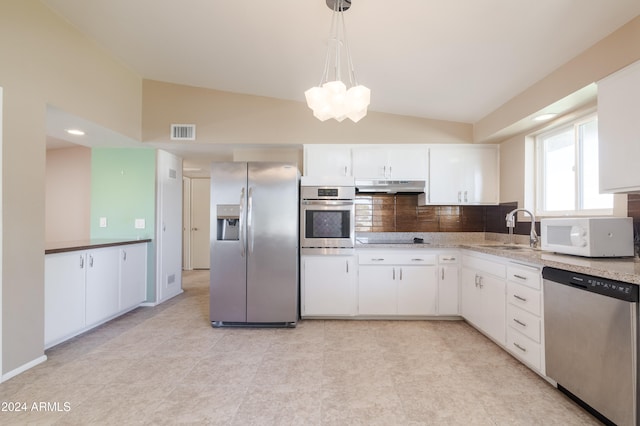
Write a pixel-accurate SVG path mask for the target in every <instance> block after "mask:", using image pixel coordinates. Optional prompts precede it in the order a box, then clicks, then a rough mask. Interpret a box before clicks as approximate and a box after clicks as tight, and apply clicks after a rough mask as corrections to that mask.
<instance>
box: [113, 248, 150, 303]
mask: <svg viewBox="0 0 640 426" xmlns="http://www.w3.org/2000/svg"><path fill="white" fill-rule="evenodd" d="M146 297H147V245H146V244H132V245H126V246H123V247H121V248H120V303H119V305H118V307H119V310H121V311H122V310H125V309H129V308H132V307H134V306H137V305H139V304H140V303H142V302H144V300H145V299H146Z"/></svg>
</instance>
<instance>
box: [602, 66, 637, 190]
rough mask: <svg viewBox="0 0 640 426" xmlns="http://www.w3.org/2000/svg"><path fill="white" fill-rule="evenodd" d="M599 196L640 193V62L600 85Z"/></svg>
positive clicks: (606, 79)
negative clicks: (639, 162)
mask: <svg viewBox="0 0 640 426" xmlns="http://www.w3.org/2000/svg"><path fill="white" fill-rule="evenodd" d="M598 145H599V151H600V152H599V160H600V192H614V193H625V192H632V191H639V190H640V168H638V167H637V162H638V158H640V61H638V62H635V63H633V64H631V65H629V66H628V67H626V68H624V69H622V70H620V71H618V72H616V73H615V74H612V75H610V76H609V77H607V78H605V79H603V80H601V81H599V82H598Z"/></svg>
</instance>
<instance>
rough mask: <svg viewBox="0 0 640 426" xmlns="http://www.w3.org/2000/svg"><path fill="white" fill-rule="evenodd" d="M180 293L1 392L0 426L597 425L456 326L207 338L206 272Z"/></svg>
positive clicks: (329, 326) (57, 355) (412, 324)
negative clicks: (21, 406)
mask: <svg viewBox="0 0 640 426" xmlns="http://www.w3.org/2000/svg"><path fill="white" fill-rule="evenodd" d="M184 288H185V292H184V293H183V294H182V295H180V296H178V297H176V298H174V299H172V300H170V301H169V302H167V303H164V304H162V305H160V306H157V307H155V308H139V309H137V310H135V311H133V312H131V313H129V314H127V315H125V316H123V317H121V318H119V319H116V320H114V321H111V322H110V323H108V324H106V325H104V326H101V327H99V328H98V329H95V330H93V331H91V332H88V333H85V334H84V335H82V336H78V337H76V338H74V339H71V340H70V341H67V342H65V343H63V344H60V345H58V346H56V347H54V348H52V349H51V350H49V351H47V356H48V357H49V360H48V361H47V362H45V363H43V364H41V365H39V366H37V367H35V368H33V369H31V370H29V371H27V372H25V373H23V374H21V375H19V376H16V377H14V378H13V379H11V380H8V381H7V382H5V383H2V384H0V396H1V398H0V401H3V402H4V403H10V402H13V403H15V402H18V403H26V404H27V411H26V412H7V411H0V424H2V425H14V424H15V425H22V424H60V425H66V424H82V425H86V424H113V425H123V424H126V425H129V424H154V425H155V424H160V425H162V424H178V423H191V424H198V425H200V424H212V425H243V426H244V425H272V424H277V425H470V424H473V425H531V424H536V425H585V424H598V423H597V422H596V421H595V420H594V419H593V418H592V417H590V416H589V415H588V414H587V413H586V412H584V411H583V410H582V409H580V408H579V407H577V406H576V405H574V404H573V403H572V402H571V401H570V400H568V399H567V398H565V397H564V396H563V395H562V394H560V393H559V392H558V391H557V390H555V389H554V388H553V387H552V386H551V385H549V384H548V383H547V382H545V381H544V380H543V379H541V378H540V377H538V376H537V375H536V374H534V373H533V372H531V371H530V370H529V369H527V368H526V367H524V366H523V365H521V364H520V363H519V362H517V361H515V360H514V359H513V358H512V357H511V356H509V355H508V354H507V353H505V352H504V351H502V350H501V349H499V348H498V347H497V346H496V345H494V344H493V343H492V342H490V341H489V340H488V339H486V338H485V337H484V336H482V335H481V334H479V333H478V332H476V331H475V330H474V329H473V328H471V327H470V326H468V325H467V324H465V323H464V322H462V321H319V320H315V321H311V320H307V321H301V322H300V323H299V324H298V327H296V328H295V329H214V328H212V327H211V326H210V324H209V321H208V306H209V302H208V271H194V272H187V273H185V275H184ZM34 402H35V403H36V406H38V405H37V404H38V403H40V402H45V403H49V409H48V410H43V411H35V410H33V411H32V410H31V409H32V406H33V403H34ZM56 404H57V405H56ZM4 408H6V407H4ZM45 408H46V407H45ZM52 409H54V410H53V411H52Z"/></svg>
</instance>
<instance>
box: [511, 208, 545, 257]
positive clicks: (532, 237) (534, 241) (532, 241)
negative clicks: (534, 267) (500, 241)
mask: <svg viewBox="0 0 640 426" xmlns="http://www.w3.org/2000/svg"><path fill="white" fill-rule="evenodd" d="M517 212H525V213H527V214H528V215H529V216H531V233H530V234H529V246H530V247H531V248H536V246H537V245H538V241H539V240H538V234H536V217H535V216H534V214H533V213H531V212H530V211H529V210H527V209H513V210H511V211H510V212H509V213H507V217H506V218H505V219H506V221H507V228H509V243H510V244H512V243H513V228H514V227H515V226H516V213H517Z"/></svg>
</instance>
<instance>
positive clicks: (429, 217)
mask: <svg viewBox="0 0 640 426" xmlns="http://www.w3.org/2000/svg"><path fill="white" fill-rule="evenodd" d="M627 199H628V201H627V203H628V215H629V217H632V218H633V231H634V232H633V233H634V240H635V245H636V247H638V249H637V250H640V194H629V195H628V197H627ZM517 206H518V204H517V203H516V202H512V203H503V204H500V205H497V206H418V195H417V194H357V195H356V232H492V233H499V234H506V233H508V229H507V226H506V223H505V216H506V215H507V213H509V212H510V211H511V210H513V209H515V208H516V207H517ZM530 230H531V225H530V224H529V222H526V221H520V222H516V228H515V230H514V233H515V234H518V235H529V232H530ZM536 232H537V233H538V235H540V222H536Z"/></svg>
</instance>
